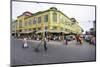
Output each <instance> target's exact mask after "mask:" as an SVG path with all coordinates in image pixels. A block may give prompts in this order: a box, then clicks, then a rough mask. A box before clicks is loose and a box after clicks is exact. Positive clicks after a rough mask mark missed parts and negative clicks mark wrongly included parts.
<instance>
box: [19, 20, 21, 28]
mask: <svg viewBox="0 0 100 67" xmlns="http://www.w3.org/2000/svg"><path fill="white" fill-rule="evenodd" d="M19 27H20V28H21V27H22V20H19Z"/></svg>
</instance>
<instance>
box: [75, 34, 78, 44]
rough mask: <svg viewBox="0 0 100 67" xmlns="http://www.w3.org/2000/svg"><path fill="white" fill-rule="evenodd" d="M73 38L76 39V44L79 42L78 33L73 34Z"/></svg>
mask: <svg viewBox="0 0 100 67" xmlns="http://www.w3.org/2000/svg"><path fill="white" fill-rule="evenodd" d="M75 39H76V41H77V44H78V43H79V35H78V34H76V35H75Z"/></svg>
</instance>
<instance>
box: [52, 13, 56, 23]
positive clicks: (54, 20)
mask: <svg viewBox="0 0 100 67" xmlns="http://www.w3.org/2000/svg"><path fill="white" fill-rule="evenodd" d="M52 19H53V22H57V13H55V12H54V13H53V17H52Z"/></svg>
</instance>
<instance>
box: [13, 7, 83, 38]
mask: <svg viewBox="0 0 100 67" xmlns="http://www.w3.org/2000/svg"><path fill="white" fill-rule="evenodd" d="M16 21H17V22H16V28H15V29H13V30H14V31H16V33H18V34H20V36H21V35H27V36H28V35H29V36H32V37H34V36H35V35H41V34H42V33H43V32H44V31H45V32H46V33H48V35H51V36H53V35H57V36H58V35H61V34H62V33H63V34H70V33H74V34H82V28H81V27H80V26H79V23H78V22H77V21H76V20H75V19H74V18H69V17H68V16H66V15H65V14H64V13H62V12H61V11H59V10H57V8H55V7H51V8H50V9H48V10H45V11H39V12H37V13H34V14H33V13H30V12H28V11H26V12H24V13H23V14H22V15H20V16H18V17H17V19H16ZM41 36H42V35H41Z"/></svg>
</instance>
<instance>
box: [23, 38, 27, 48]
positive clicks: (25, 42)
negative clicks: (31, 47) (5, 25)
mask: <svg viewBox="0 0 100 67" xmlns="http://www.w3.org/2000/svg"><path fill="white" fill-rule="evenodd" d="M27 47H28V44H27V38H26V37H25V38H24V44H23V48H27Z"/></svg>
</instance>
